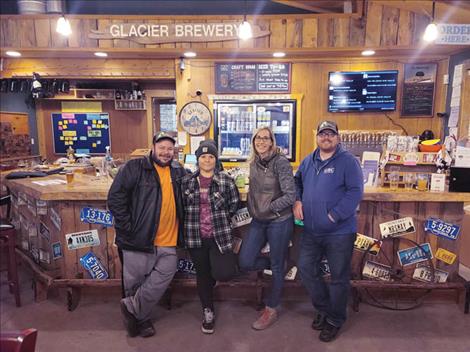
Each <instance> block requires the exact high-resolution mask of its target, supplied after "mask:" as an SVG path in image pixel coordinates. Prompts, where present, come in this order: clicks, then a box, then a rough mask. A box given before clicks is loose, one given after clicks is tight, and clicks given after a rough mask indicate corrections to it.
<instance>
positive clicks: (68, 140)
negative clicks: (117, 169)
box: [52, 112, 111, 154]
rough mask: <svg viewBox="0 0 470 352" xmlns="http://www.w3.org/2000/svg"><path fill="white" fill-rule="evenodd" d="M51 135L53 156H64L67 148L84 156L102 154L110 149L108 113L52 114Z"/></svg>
mask: <svg viewBox="0 0 470 352" xmlns="http://www.w3.org/2000/svg"><path fill="white" fill-rule="evenodd" d="M52 133H53V136H54V153H55V154H66V153H67V149H68V148H69V146H71V147H72V148H73V149H74V150H75V153H86V154H104V153H106V149H105V148H106V146H110V147H111V139H110V134H109V114H108V113H102V112H95V113H93V112H88V113H71V112H70V113H69V112H67V113H66V112H63V113H53V114H52Z"/></svg>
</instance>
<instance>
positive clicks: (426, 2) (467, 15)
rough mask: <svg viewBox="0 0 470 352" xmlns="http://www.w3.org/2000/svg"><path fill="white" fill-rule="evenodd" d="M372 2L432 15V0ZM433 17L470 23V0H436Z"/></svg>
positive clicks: (439, 19) (437, 19) (378, 0)
mask: <svg viewBox="0 0 470 352" xmlns="http://www.w3.org/2000/svg"><path fill="white" fill-rule="evenodd" d="M369 2H373V3H374V4H378V5H383V6H388V7H394V8H398V9H400V10H406V11H411V12H414V13H417V14H420V15H424V16H428V17H429V18H430V17H431V16H432V0H394V1H389V0H370V1H369ZM434 17H435V19H436V21H437V22H444V23H470V2H468V1H444V0H436V9H435V16H434Z"/></svg>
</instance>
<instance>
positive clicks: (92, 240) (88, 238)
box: [65, 230, 100, 250]
mask: <svg viewBox="0 0 470 352" xmlns="http://www.w3.org/2000/svg"><path fill="white" fill-rule="evenodd" d="M65 239H66V241H67V247H68V249H70V250H72V249H78V248H85V247H93V246H99V245H100V237H99V236H98V231H97V230H89V231H82V232H74V233H68V234H66V235H65Z"/></svg>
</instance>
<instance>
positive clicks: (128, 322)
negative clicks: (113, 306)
mask: <svg viewBox="0 0 470 352" xmlns="http://www.w3.org/2000/svg"><path fill="white" fill-rule="evenodd" d="M121 313H122V316H123V318H124V325H125V326H126V329H127V333H128V334H129V337H136V336H137V335H138V334H139V329H138V322H137V319H136V318H135V316H134V315H133V314H132V313H131V312H129V310H127V306H126V304H125V303H124V299H121Z"/></svg>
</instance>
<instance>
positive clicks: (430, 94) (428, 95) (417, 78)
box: [401, 63, 437, 117]
mask: <svg viewBox="0 0 470 352" xmlns="http://www.w3.org/2000/svg"><path fill="white" fill-rule="evenodd" d="M436 74H437V63H423V64H405V79H404V82H403V90H402V101H401V116H403V117H406V116H410V117H411V116H412V117H430V116H431V117H432V116H433V111H434V109H433V108H434V94H435V90H436V89H435V85H436Z"/></svg>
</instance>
